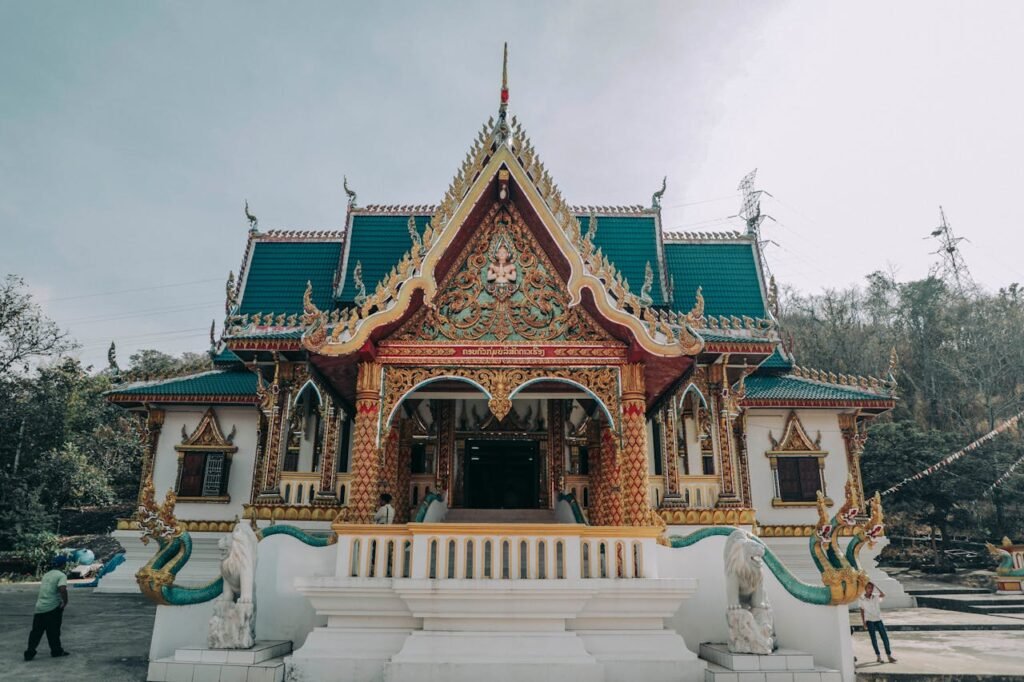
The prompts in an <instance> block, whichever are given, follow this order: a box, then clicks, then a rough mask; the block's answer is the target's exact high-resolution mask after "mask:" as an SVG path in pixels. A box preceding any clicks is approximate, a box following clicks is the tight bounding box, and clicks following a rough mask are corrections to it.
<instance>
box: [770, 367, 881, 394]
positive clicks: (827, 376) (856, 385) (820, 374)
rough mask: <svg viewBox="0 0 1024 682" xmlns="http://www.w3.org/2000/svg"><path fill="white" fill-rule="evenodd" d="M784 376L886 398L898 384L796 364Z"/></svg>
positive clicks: (876, 378)
mask: <svg viewBox="0 0 1024 682" xmlns="http://www.w3.org/2000/svg"><path fill="white" fill-rule="evenodd" d="M783 376H790V377H794V378H796V379H803V380H804V381H813V382H815V383H819V384H830V385H832V386H842V387H844V388H849V389H853V390H859V391H865V392H867V393H873V394H875V395H879V396H882V397H885V398H890V397H892V393H893V391H895V389H896V382H895V381H892V380H883V379H879V378H878V377H873V376H867V377H864V376H858V375H854V374H842V373H838V374H837V373H836V372H829V371H827V370H823V369H811V368H808V367H802V366H800V365H796V364H794V365H793V367H792V369H790V370H789V371H788V372H786V373H785V374H784V375H783Z"/></svg>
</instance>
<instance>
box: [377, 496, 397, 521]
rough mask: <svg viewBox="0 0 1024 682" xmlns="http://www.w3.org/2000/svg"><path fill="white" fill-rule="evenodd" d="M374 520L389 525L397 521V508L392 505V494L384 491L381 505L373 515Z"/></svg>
mask: <svg viewBox="0 0 1024 682" xmlns="http://www.w3.org/2000/svg"><path fill="white" fill-rule="evenodd" d="M373 522H374V523H382V524H388V525H390V524H392V523H394V522H395V508H394V507H392V506H391V495H389V494H387V493H384V494H382V495H381V496H380V507H378V508H377V513H376V514H374V515H373Z"/></svg>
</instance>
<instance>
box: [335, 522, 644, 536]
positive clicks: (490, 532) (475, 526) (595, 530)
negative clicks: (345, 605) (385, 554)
mask: <svg viewBox="0 0 1024 682" xmlns="http://www.w3.org/2000/svg"><path fill="white" fill-rule="evenodd" d="M331 528H333V529H334V530H335V532H337V533H338V535H339V536H341V535H434V536H437V537H440V536H450V535H485V536H494V537H495V538H497V537H499V536H503V537H507V538H512V537H519V536H529V535H538V536H561V537H581V538H657V537H658V536H660V535H661V533H662V532H663V529H662V528H661V527H660V526H584V525H582V524H575V523H408V524H391V525H381V524H372V523H358V524H355V523H352V524H349V523H334V524H332V525H331Z"/></svg>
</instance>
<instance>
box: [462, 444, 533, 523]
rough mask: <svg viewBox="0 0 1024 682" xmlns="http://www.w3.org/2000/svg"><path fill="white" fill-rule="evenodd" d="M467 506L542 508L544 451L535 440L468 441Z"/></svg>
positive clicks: (478, 507)
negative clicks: (542, 459) (541, 451)
mask: <svg viewBox="0 0 1024 682" xmlns="http://www.w3.org/2000/svg"><path fill="white" fill-rule="evenodd" d="M465 454H466V460H465V461H466V506H467V507H470V508H473V509H537V508H539V507H540V495H539V492H540V491H539V477H540V448H539V447H538V444H537V441H532V440H467V441H466V451H465Z"/></svg>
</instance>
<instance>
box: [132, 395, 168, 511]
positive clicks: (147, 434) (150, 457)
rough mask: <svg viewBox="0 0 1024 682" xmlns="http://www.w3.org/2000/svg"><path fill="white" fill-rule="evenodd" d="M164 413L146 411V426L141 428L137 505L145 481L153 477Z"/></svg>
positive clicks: (154, 409) (160, 410) (153, 410)
mask: <svg viewBox="0 0 1024 682" xmlns="http://www.w3.org/2000/svg"><path fill="white" fill-rule="evenodd" d="M164 416H165V413H164V411H163V410H162V409H160V408H159V407H151V408H149V409H148V410H146V424H145V426H144V427H143V428H144V429H145V430H144V432H143V434H142V435H143V439H144V442H143V445H142V448H143V450H142V479H141V481H140V483H139V498H138V500H139V504H142V491H143V490H144V489H145V487H146V481H148V480H150V479H151V478H152V477H153V463H154V462H155V461H156V446H157V444H158V443H159V442H160V431H161V429H163V428H164Z"/></svg>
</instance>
